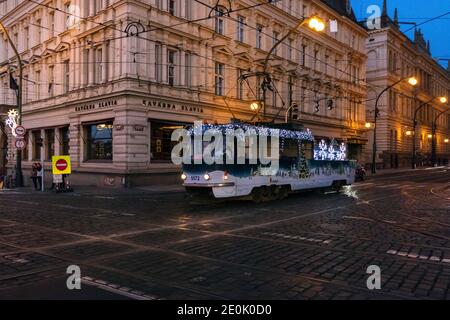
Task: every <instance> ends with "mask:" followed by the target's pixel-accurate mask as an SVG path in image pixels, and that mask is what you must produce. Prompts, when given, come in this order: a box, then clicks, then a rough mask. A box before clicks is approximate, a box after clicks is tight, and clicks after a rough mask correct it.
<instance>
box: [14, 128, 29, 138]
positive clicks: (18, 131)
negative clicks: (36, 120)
mask: <svg viewBox="0 0 450 320" xmlns="http://www.w3.org/2000/svg"><path fill="white" fill-rule="evenodd" d="M14 131H15V132H16V135H17V136H18V137H23V136H25V133H27V130H26V129H25V127H24V126H17V127H16V129H14Z"/></svg>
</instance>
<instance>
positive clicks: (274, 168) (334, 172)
mask: <svg viewBox="0 0 450 320" xmlns="http://www.w3.org/2000/svg"><path fill="white" fill-rule="evenodd" d="M187 132H188V135H189V136H190V137H191V138H192V141H190V142H189V143H190V145H191V146H192V149H191V150H194V149H195V146H194V145H195V144H196V143H197V144H201V146H202V147H203V149H202V150H203V151H205V150H206V153H207V155H211V156H212V158H213V160H214V161H207V160H205V159H204V158H202V157H201V156H199V155H198V154H197V155H196V154H195V153H194V154H193V155H192V156H191V157H190V160H191V161H185V163H183V174H182V176H181V178H182V180H183V185H184V187H185V188H186V190H187V192H189V193H191V194H208V195H212V196H213V197H215V198H235V197H251V198H252V199H253V200H254V201H255V202H261V201H267V200H273V199H283V198H285V197H287V196H288V194H289V193H291V192H297V191H302V190H313V189H321V190H336V191H339V190H340V189H341V188H342V187H343V186H345V185H350V184H353V183H354V180H355V169H356V161H353V160H349V159H348V158H347V146H346V144H345V143H344V142H340V141H337V140H335V139H326V138H319V139H315V138H314V136H313V134H312V132H311V131H310V130H309V129H304V128H303V127H302V126H294V125H292V124H290V125H287V124H282V125H276V124H270V125H268V124H256V125H255V124H246V123H231V124H224V125H204V124H203V125H201V126H197V127H195V126H194V127H191V128H188V130H187ZM206 136H208V137H206ZM208 144H209V147H208ZM211 144H215V146H216V148H211ZM221 146H222V147H221ZM203 155H205V152H203ZM252 155H253V156H252ZM255 156H256V157H255Z"/></svg>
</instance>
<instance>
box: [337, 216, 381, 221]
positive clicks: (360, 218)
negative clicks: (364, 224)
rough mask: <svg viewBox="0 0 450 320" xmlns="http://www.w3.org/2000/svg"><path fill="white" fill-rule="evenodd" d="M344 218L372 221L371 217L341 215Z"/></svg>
mask: <svg viewBox="0 0 450 320" xmlns="http://www.w3.org/2000/svg"><path fill="white" fill-rule="evenodd" d="M342 218H344V219H353V220H363V221H370V222H374V221H373V220H372V219H369V218H366V217H353V216H343V217H342Z"/></svg>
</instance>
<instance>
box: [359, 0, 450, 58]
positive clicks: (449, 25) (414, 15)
mask: <svg viewBox="0 0 450 320" xmlns="http://www.w3.org/2000/svg"><path fill="white" fill-rule="evenodd" d="M373 4H376V5H379V6H380V8H381V7H382V5H383V0H352V6H353V10H354V11H355V14H356V16H357V17H358V20H363V19H364V18H366V17H367V16H368V15H367V13H366V11H367V7H368V6H370V5H373ZM387 7H388V13H389V16H390V17H391V18H393V17H394V9H395V8H396V7H397V8H398V16H399V21H400V22H402V21H404V22H416V23H418V24H419V23H422V22H424V21H426V18H434V17H436V16H439V15H441V14H444V13H447V12H450V0H387ZM410 27H412V26H411V25H402V26H401V28H402V30H407V29H409V28H410ZM418 28H421V29H422V33H423V34H424V36H425V40H430V42H431V55H432V56H433V57H434V58H437V57H439V58H448V59H450V14H448V15H446V16H445V17H443V18H440V19H438V20H434V21H431V22H428V23H426V24H424V25H422V26H419V27H418ZM406 35H407V36H409V37H410V38H413V37H414V29H412V30H410V31H408V32H407V33H406ZM439 62H440V63H441V64H442V65H443V66H445V67H447V61H439Z"/></svg>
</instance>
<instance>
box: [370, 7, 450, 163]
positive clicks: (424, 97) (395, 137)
mask: <svg viewBox="0 0 450 320" xmlns="http://www.w3.org/2000/svg"><path fill="white" fill-rule="evenodd" d="M366 49H367V56H368V61H367V86H368V87H367V95H368V97H367V99H368V102H367V114H366V118H367V120H368V121H372V122H373V119H374V109H375V98H376V96H377V95H378V94H379V93H380V92H381V91H382V90H383V89H384V88H386V87H388V86H390V85H391V84H394V83H395V82H396V81H399V80H400V79H402V78H405V77H411V76H414V77H416V78H417V80H418V81H419V83H418V85H417V86H416V87H412V86H411V85H410V84H409V83H408V82H407V81H403V82H401V83H399V84H398V85H396V86H395V87H393V88H392V89H391V90H389V91H388V92H386V93H385V94H384V95H383V96H382V97H381V99H380V102H379V110H380V114H379V118H378V119H377V155H376V162H377V167H379V168H398V167H408V166H411V163H412V150H413V139H414V137H415V139H416V154H417V160H418V161H417V164H418V165H429V164H430V161H431V148H432V123H433V121H434V119H435V118H436V117H437V116H438V114H439V113H440V112H441V111H444V110H446V109H447V108H448V104H442V103H440V100H439V97H442V96H444V97H447V98H448V97H449V96H450V72H449V70H450V69H449V70H446V69H445V68H443V67H442V66H441V65H440V64H438V63H437V62H436V61H435V60H434V59H433V58H432V56H431V48H430V42H429V41H425V38H424V35H423V34H422V32H421V30H420V29H416V30H415V32H414V39H413V40H411V39H409V38H408V37H407V36H406V35H405V34H403V33H402V32H401V30H400V29H399V23H398V11H397V10H395V16H394V19H391V18H390V17H389V16H388V14H387V1H386V0H385V1H384V6H383V10H382V17H381V29H377V30H369V38H368V39H367V43H366ZM433 98H434V99H433ZM430 100H432V101H431V102H430V103H429V104H428V105H426V106H425V107H423V108H421V109H420V110H419V111H418V113H417V116H418V117H417V120H418V121H417V127H416V131H415V134H414V132H413V118H414V113H415V111H416V109H418V107H419V106H420V105H421V104H422V103H425V102H427V101H430ZM369 137H370V138H369V140H370V142H369V143H368V144H367V148H366V150H367V158H366V162H367V163H371V161H372V158H371V155H372V142H373V138H372V133H370V132H369ZM449 138H450V115H449V114H446V113H444V114H442V115H441V116H439V117H438V120H437V132H436V143H437V144H436V146H437V158H438V163H440V164H443V163H446V162H447V161H448V159H450V148H449V143H448V142H449V140H448V139H449Z"/></svg>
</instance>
